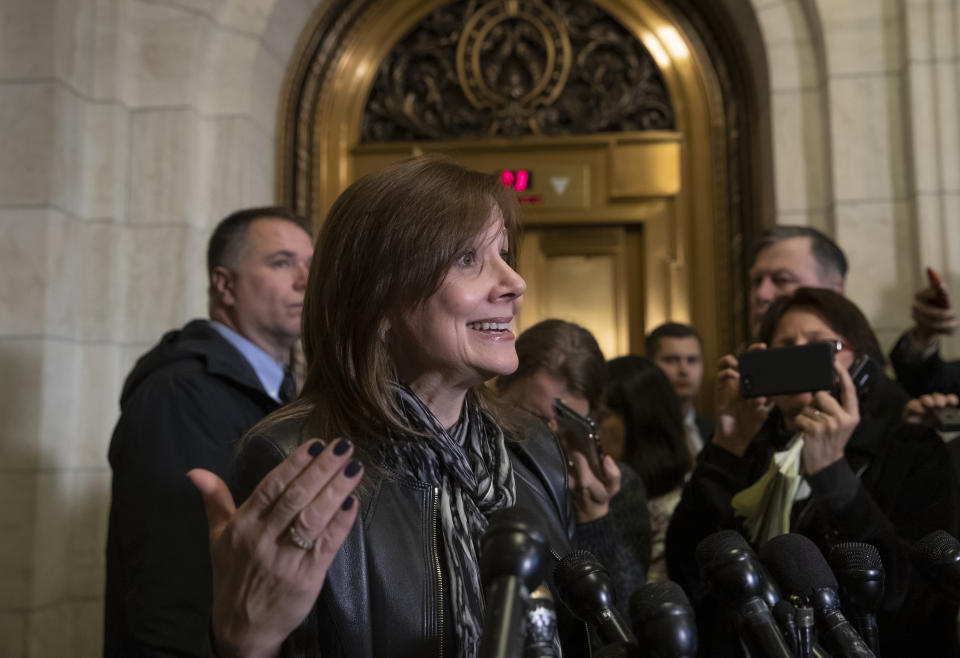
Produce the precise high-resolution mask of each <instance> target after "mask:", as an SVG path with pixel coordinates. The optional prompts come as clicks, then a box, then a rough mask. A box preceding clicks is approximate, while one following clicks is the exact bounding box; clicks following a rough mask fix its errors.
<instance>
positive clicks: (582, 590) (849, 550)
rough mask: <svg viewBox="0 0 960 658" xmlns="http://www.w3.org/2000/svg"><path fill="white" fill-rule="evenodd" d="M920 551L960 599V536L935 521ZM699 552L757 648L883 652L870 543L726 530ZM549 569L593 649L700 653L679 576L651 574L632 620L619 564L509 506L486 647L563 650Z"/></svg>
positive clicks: (932, 576)
mask: <svg viewBox="0 0 960 658" xmlns="http://www.w3.org/2000/svg"><path fill="white" fill-rule="evenodd" d="M912 553H913V563H914V566H915V567H916V569H917V571H918V572H919V574H921V575H922V576H924V577H927V578H928V579H929V580H930V582H931V583H933V584H934V585H935V586H936V587H937V588H938V590H939V592H940V593H941V594H942V595H943V596H944V597H946V598H948V599H949V600H951V601H953V602H960V542H958V541H957V540H956V539H954V538H953V537H952V536H950V535H949V534H948V533H946V532H944V531H942V530H938V531H936V532H933V533H931V534H929V535H927V536H926V537H924V538H923V539H921V540H920V541H919V542H917V543H916V544H915V545H914V546H913V550H912ZM696 559H697V564H698V566H699V568H700V573H701V575H702V576H703V580H704V582H705V583H706V584H707V586H708V587H709V590H710V593H711V595H712V596H713V597H714V598H715V599H716V600H717V601H718V603H719V604H720V605H722V606H724V607H725V608H726V609H727V610H729V611H730V612H731V613H732V617H733V619H734V625H735V627H736V630H737V635H738V636H739V639H740V642H741V645H742V648H743V651H744V654H745V655H746V656H748V657H749V658H834V657H835V658H868V657H874V656H880V648H881V637H880V633H879V632H878V628H877V612H878V610H879V609H880V607H881V604H882V602H883V596H884V569H883V564H882V562H881V560H880V555H879V553H878V552H877V549H876V548H875V547H874V546H873V545H871V544H867V543H862V542H850V543H843V544H837V545H836V546H834V547H833V548H832V549H831V550H830V553H829V556H828V558H825V557H824V556H823V554H822V553H821V552H820V549H819V548H818V547H817V545H816V544H814V543H813V542H812V541H811V540H810V539H808V538H807V537H805V536H803V535H798V534H784V535H780V536H779V537H775V538H773V539H771V540H770V541H768V542H767V543H766V544H765V545H764V546H763V547H762V548H761V549H760V551H759V554H758V553H756V552H754V550H753V549H752V548H751V547H750V545H749V544H748V543H747V541H746V540H745V539H744V538H743V536H742V535H740V534H739V533H737V532H735V531H733V530H722V531H720V532H717V533H715V534H713V535H710V536H709V537H707V538H705V539H704V540H703V541H701V542H700V544H699V545H698V546H697V550H696ZM551 568H552V569H553V576H554V583H555V585H556V590H557V593H558V595H559V598H560V604H562V605H564V606H565V607H566V608H567V609H568V610H569V611H570V612H571V613H572V614H573V615H574V616H576V617H577V618H579V619H580V620H582V621H583V622H585V623H586V624H587V625H588V626H589V627H591V628H592V629H593V630H594V631H595V633H596V637H598V638H599V640H600V646H594V647H593V651H592V655H593V656H596V657H598V658H613V657H629V658H634V657H635V658H693V657H694V656H696V655H697V647H698V638H697V626H696V620H695V618H694V612H693V608H692V606H691V605H690V602H689V600H688V599H687V596H686V595H685V594H684V592H683V590H682V589H681V588H680V586H679V585H678V584H676V583H674V582H671V581H667V582H659V583H648V584H647V585H644V586H643V587H641V588H640V589H638V590H637V591H636V592H634V593H633V595H632V596H631V597H630V602H629V611H630V617H631V619H632V625H631V624H627V623H625V621H624V619H623V616H622V615H621V614H620V613H619V612H618V610H617V607H616V601H615V596H614V590H613V586H612V583H611V579H610V574H609V573H608V572H607V570H606V569H605V568H604V567H603V565H602V564H601V563H600V562H599V561H598V560H597V559H596V558H595V557H594V556H593V555H592V554H591V553H589V552H587V551H574V552H572V553H570V554H569V555H567V556H566V557H563V558H560V559H558V558H557V556H555V555H554V554H552V553H551V552H550V550H549V548H548V546H547V543H546V541H545V540H544V537H543V534H542V533H541V532H540V531H539V529H538V528H537V524H536V521H535V520H533V519H531V518H530V517H529V516H527V515H526V514H524V513H522V512H520V511H519V510H504V511H502V512H498V513H497V514H495V515H493V516H492V517H491V519H490V525H489V527H488V528H487V531H486V533H485V534H484V536H483V539H482V541H481V559H480V576H481V579H482V581H483V584H484V590H485V598H486V616H485V619H484V635H483V639H482V642H481V646H480V656H481V658H551V657H555V656H558V655H560V654H559V647H558V646H557V639H556V637H557V633H556V629H557V615H556V607H555V604H554V602H553V601H552V600H550V599H549V597H546V598H542V597H539V596H537V592H538V591H539V589H538V588H539V586H540V585H541V584H542V583H543V582H544V581H545V579H546V578H547V577H548V575H549V571H550V569H551ZM540 589H542V588H540ZM707 653H709V652H707Z"/></svg>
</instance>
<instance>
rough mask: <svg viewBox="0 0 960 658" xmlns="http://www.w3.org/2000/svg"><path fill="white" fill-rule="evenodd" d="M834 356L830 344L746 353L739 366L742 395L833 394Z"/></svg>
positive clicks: (814, 344)
mask: <svg viewBox="0 0 960 658" xmlns="http://www.w3.org/2000/svg"><path fill="white" fill-rule="evenodd" d="M833 356H834V347H833V346H832V345H831V344H830V343H810V344H809V345H799V346H797V347H780V348H772V349H767V350H750V351H747V352H744V353H743V354H741V355H740V365H739V370H740V395H741V396H743V397H745V398H756V397H760V396H765V395H792V394H793V393H808V392H811V391H831V390H833V388H834V383H835V381H836V376H837V375H836V372H835V371H834V369H833Z"/></svg>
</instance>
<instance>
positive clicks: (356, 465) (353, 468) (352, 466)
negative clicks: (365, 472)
mask: <svg viewBox="0 0 960 658" xmlns="http://www.w3.org/2000/svg"><path fill="white" fill-rule="evenodd" d="M361 468H363V464H362V463H360V462H359V461H358V460H356V459H354V460H353V461H352V462H350V463H349V464H347V467H346V468H345V469H343V474H344V475H346V476H347V477H348V478H352V477H353V476H354V475H356V474H357V473H359V472H360V469H361Z"/></svg>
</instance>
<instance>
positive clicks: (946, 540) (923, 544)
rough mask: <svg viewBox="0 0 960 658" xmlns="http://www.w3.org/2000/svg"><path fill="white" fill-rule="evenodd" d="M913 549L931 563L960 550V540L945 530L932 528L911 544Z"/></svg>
mask: <svg viewBox="0 0 960 658" xmlns="http://www.w3.org/2000/svg"><path fill="white" fill-rule="evenodd" d="M913 550H914V551H916V553H917V554H918V555H919V556H920V557H921V558H923V559H924V560H927V561H929V562H931V563H933V564H936V563H938V562H940V561H942V560H943V559H944V558H948V559H949V558H951V557H952V556H953V555H956V554H957V553H958V552H960V542H958V541H957V540H956V539H955V538H954V537H953V536H952V535H951V534H950V533H948V532H947V531H945V530H934V531H933V532H931V533H930V534H929V535H926V536H925V537H923V538H922V539H920V540H919V541H918V542H917V543H916V544H914V545H913Z"/></svg>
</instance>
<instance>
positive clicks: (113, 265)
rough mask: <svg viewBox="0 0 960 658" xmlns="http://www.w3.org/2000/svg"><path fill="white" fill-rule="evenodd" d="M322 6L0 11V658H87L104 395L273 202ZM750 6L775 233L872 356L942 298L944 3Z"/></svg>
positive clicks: (190, 303) (954, 240) (221, 0)
mask: <svg viewBox="0 0 960 658" xmlns="http://www.w3.org/2000/svg"><path fill="white" fill-rule="evenodd" d="M319 1H320V0H69V1H68V0H5V1H4V2H3V3H2V5H0V135H2V140H3V146H4V148H2V149H0V269H2V277H0V373H2V375H3V376H2V379H0V386H2V395H0V500H3V503H4V504H3V505H2V506H0V537H2V539H0V657H2V656H18V657H19V656H31V657H32V656H96V655H99V653H100V646H101V628H102V591H103V577H104V546H105V538H106V519H107V508H108V504H109V486H110V472H109V467H108V465H107V463H106V451H107V444H108V441H109V435H110V431H111V428H112V426H113V423H114V422H115V420H116V416H117V413H118V408H117V399H118V396H119V392H120V386H121V385H122V382H123V377H124V376H125V374H126V372H127V371H128V370H129V368H130V366H131V365H132V362H133V360H134V359H135V358H136V357H137V355H139V354H140V353H141V352H142V351H143V350H144V349H146V348H147V347H148V346H149V345H151V344H152V343H153V342H155V341H156V339H157V338H158V337H159V335H160V334H161V333H162V332H163V331H165V330H166V329H168V328H170V327H174V326H178V325H180V324H182V323H183V322H184V321H185V320H187V319H189V318H190V317H194V316H198V315H202V314H203V313H204V312H205V285H206V284H205V275H204V265H203V258H204V248H205V242H206V238H207V235H208V232H209V230H210V227H211V225H212V224H213V223H214V222H215V221H216V220H217V219H218V218H220V217H221V216H223V215H224V214H226V213H227V212H228V211H230V210H232V209H234V208H237V207H240V206H244V205H251V204H261V203H269V202H272V201H273V198H272V193H273V171H274V152H275V147H274V144H275V131H276V114H277V107H278V101H279V94H280V90H281V86H282V80H283V73H284V70H285V67H286V64H287V62H288V61H289V59H290V56H291V53H292V51H293V47H294V44H295V42H296V39H297V38H298V36H299V34H300V31H301V29H302V27H303V26H304V25H305V24H306V21H307V18H308V16H309V15H310V13H311V12H312V11H313V10H314V9H315V6H316V4H317V2H319ZM744 1H745V2H746V1H747V0H744ZM752 4H753V6H754V10H755V11H756V15H757V18H758V21H759V23H760V25H761V27H762V31H763V34H764V40H765V45H766V48H767V54H768V59H769V62H770V69H771V89H772V95H773V98H772V104H771V105H772V111H773V129H774V135H773V143H774V150H775V163H776V171H775V180H776V197H777V216H776V220H777V221H778V222H781V223H805V224H811V225H814V226H818V227H821V228H823V229H825V230H827V231H828V232H829V233H831V234H832V235H834V236H836V237H837V239H838V241H839V242H840V243H841V245H842V246H843V247H844V248H845V249H846V251H847V253H848V254H849V255H850V259H851V264H852V273H851V275H850V279H849V289H848V293H849V294H850V296H851V297H852V298H853V299H854V300H856V301H857V302H858V303H859V304H860V305H861V306H862V307H863V308H864V310H865V311H866V312H867V314H868V316H869V317H870V318H871V320H872V321H873V322H874V323H875V325H876V327H877V328H878V330H879V333H880V335H881V337H882V339H883V340H884V341H885V342H886V343H887V344H889V342H890V341H891V340H892V339H893V337H895V335H896V334H897V333H898V332H899V331H900V330H902V328H903V327H905V326H906V324H907V323H908V322H909V312H908V305H909V300H910V297H911V294H912V291H913V290H914V289H915V288H916V287H917V286H918V285H919V284H920V283H921V282H922V278H921V275H922V268H923V266H925V265H928V264H929V265H932V266H934V267H936V268H938V269H939V270H940V272H941V273H942V274H943V275H944V276H945V278H946V280H947V282H948V284H951V285H952V288H954V289H955V290H956V291H957V297H958V299H960V214H958V213H960V135H958V133H960V130H958V128H960V126H958V121H957V116H958V112H957V110H958V108H957V98H958V88H957V85H958V75H957V50H956V49H957V46H956V44H957V41H958V36H960V9H958V3H957V1H956V0H842V1H841V0H752ZM952 347H957V345H956V344H954V345H952ZM953 353H954V354H957V353H958V352H957V351H956V350H955V351H954V352H953Z"/></svg>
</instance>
